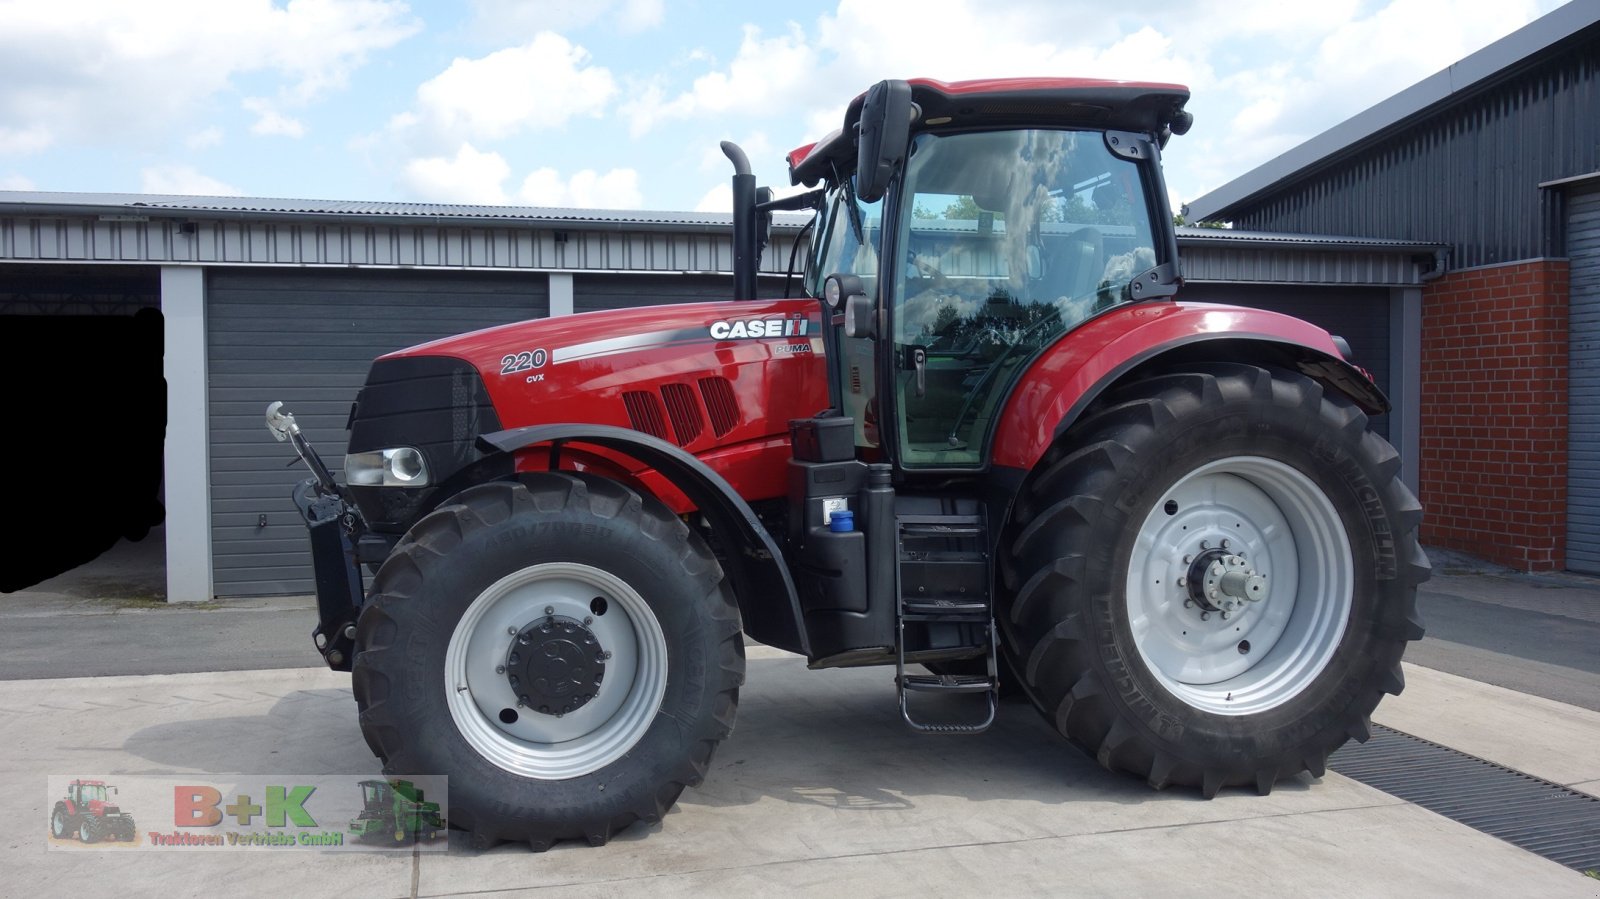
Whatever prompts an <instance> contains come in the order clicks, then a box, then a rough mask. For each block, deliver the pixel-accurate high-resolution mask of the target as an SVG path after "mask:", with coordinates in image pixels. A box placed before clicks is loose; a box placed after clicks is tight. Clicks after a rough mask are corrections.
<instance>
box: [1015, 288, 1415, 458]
mask: <svg viewBox="0 0 1600 899" xmlns="http://www.w3.org/2000/svg"><path fill="white" fill-rule="evenodd" d="M1184 362H1190V363H1192V362H1244V363H1258V364H1268V365H1277V366H1280V367H1284V368H1288V369H1291V370H1294V371H1300V372H1302V373H1304V374H1306V375H1308V376H1310V377H1312V378H1315V379H1317V380H1318V381H1321V382H1322V383H1323V384H1324V385H1326V386H1328V387H1330V388H1333V389H1335V390H1338V391H1340V392H1341V393H1344V394H1345V395H1347V396H1349V397H1350V399H1351V400H1352V401H1354V402H1355V403H1356V405H1358V406H1360V407H1361V408H1362V409H1363V410H1365V411H1366V412H1368V413H1369V414H1374V415H1375V414H1380V413H1383V412H1387V411H1388V409H1389V401H1388V399H1387V398H1385V397H1384V395H1383V392H1382V391H1381V390H1379V389H1378V387H1377V385H1375V384H1373V383H1372V380H1371V378H1370V377H1368V376H1367V374H1366V373H1365V372H1363V371H1362V370H1361V369H1359V368H1357V367H1356V366H1354V365H1352V364H1350V363H1349V362H1347V361H1346V360H1345V359H1344V357H1343V356H1342V355H1341V354H1340V352H1339V349H1338V347H1337V346H1336V345H1335V344H1334V341H1333V338H1332V336H1330V335H1329V334H1328V332H1327V331H1324V330H1323V329H1321V328H1319V327H1317V326H1316V325H1313V324H1311V323H1309V322H1306V321H1302V320H1301V319H1297V318H1294V317H1292V316H1287V315H1282V314H1280V313H1276V312H1268V311H1266V310H1263V309H1248V308H1243V307H1236V306H1214V305H1209V304H1200V303H1164V302H1162V303H1155V302H1152V303H1136V304H1131V305H1128V306H1123V307H1120V308H1119V309H1117V310H1114V311H1112V312H1109V313H1107V314H1105V315H1102V316H1100V317H1099V318H1096V319H1094V320H1093V321H1090V322H1088V323H1086V324H1085V325H1083V326H1082V327H1081V328H1079V329H1078V330H1076V331H1074V332H1073V333H1071V334H1070V335H1068V336H1067V337H1065V338H1063V339H1062V340H1059V341H1057V342H1056V344H1055V345H1054V346H1052V347H1051V348H1049V349H1048V350H1046V351H1045V352H1044V354H1043V355H1042V356H1040V357H1039V359H1038V360H1037V361H1035V362H1034V364H1033V365H1032V367H1030V368H1029V369H1028V371H1027V372H1026V373H1024V374H1023V376H1022V378H1021V379H1020V380H1019V381H1018V382H1017V386H1016V388H1015V389H1014V390H1013V391H1012V393H1011V397H1010V398H1009V399H1008V400H1007V402H1006V409H1005V412H1004V414H1003V415H1002V417H1001V421H1000V425H999V427H998V429H997V430H996V432H995V440H994V444H993V445H994V460H993V461H994V465H995V467H996V468H999V469H1011V470H1013V471H1021V472H1027V471H1031V470H1032V469H1033V467H1034V466H1035V465H1036V464H1037V463H1038V461H1039V459H1040V458H1041V457H1042V456H1043V455H1044V453H1045V451H1046V450H1047V449H1049V448H1050V445H1051V444H1053V443H1054V442H1055V441H1056V439H1057V438H1059V437H1060V436H1061V435H1062V434H1063V433H1065V432H1066V431H1067V429H1068V428H1070V427H1072V425H1073V423H1074V422H1076V421H1077V420H1078V418H1079V417H1080V416H1082V414H1083V412H1084V410H1086V409H1087V408H1089V406H1090V405H1092V404H1093V403H1094V402H1095V400H1097V399H1099V398H1100V397H1101V396H1102V395H1104V394H1105V393H1106V392H1107V391H1108V390H1110V389H1111V388H1112V387H1114V386H1115V385H1116V384H1118V383H1120V382H1121V381H1123V380H1125V379H1127V378H1130V377H1136V376H1137V375H1138V373H1139V372H1141V371H1148V370H1151V369H1154V368H1160V367H1164V366H1169V365H1177V364H1180V363H1184Z"/></svg>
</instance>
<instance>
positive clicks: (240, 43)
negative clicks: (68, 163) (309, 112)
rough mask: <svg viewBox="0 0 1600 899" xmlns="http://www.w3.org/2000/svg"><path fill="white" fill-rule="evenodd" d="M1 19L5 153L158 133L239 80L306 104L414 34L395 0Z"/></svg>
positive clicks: (267, 1)
mask: <svg viewBox="0 0 1600 899" xmlns="http://www.w3.org/2000/svg"><path fill="white" fill-rule="evenodd" d="M0 18H3V19H4V21H5V27H4V28H3V29H0V71H3V74H4V77H0V121H3V122H6V123H7V126H6V128H7V130H6V134H8V135H11V137H10V138H9V139H7V138H5V137H0V148H3V147H4V145H7V144H9V145H13V149H15V148H16V145H19V144H20V146H21V147H22V149H30V148H31V149H32V150H34V151H37V150H38V149H42V148H43V147H44V146H49V145H50V144H52V143H55V142H58V141H65V140H71V141H77V142H84V141H88V142H116V143H117V144H119V145H126V144H128V143H129V142H130V141H135V140H138V139H151V140H153V139H156V138H160V137H164V136H165V135H167V134H169V133H170V132H171V128H172V125H173V124H174V123H176V122H181V121H183V120H185V119H188V118H190V117H192V116H193V115H194V114H195V111H196V110H197V109H199V108H202V107H203V102H202V101H204V100H205V99H207V98H209V97H211V96H214V95H215V94H217V93H219V92H221V91H223V90H225V89H227V88H228V87H229V86H230V84H231V80H232V79H233V78H234V77H235V76H239V75H245V74H258V75H264V76H266V80H267V81H268V82H269V83H271V84H272V85H273V86H274V88H275V89H276V90H278V91H279V92H280V93H281V95H282V96H283V97H284V98H285V100H286V101H288V102H309V101H311V100H313V99H316V98H318V97H320V96H322V95H323V94H325V93H326V92H328V91H330V90H333V89H336V88H338V87H341V86H342V85H343V84H344V83H345V82H346V79H347V78H348V76H349V74H350V73H351V72H352V71H354V70H355V69H356V68H358V67H360V66H361V65H363V64H364V63H365V62H366V59H367V57H368V55H369V54H371V53H373V52H375V51H378V50H382V49H385V48H388V47H392V46H394V45H395V44H397V43H399V42H400V41H401V40H403V39H405V38H406V37H408V36H409V35H411V34H413V33H414V32H415V31H416V30H417V29H418V28H419V27H420V25H419V23H418V22H416V21H415V19H413V18H412V16H411V15H410V13H409V11H408V10H407V8H406V6H405V5H404V4H403V3H400V2H397V0H349V2H339V0H288V2H287V3H278V2H274V0H236V2H228V3H217V2H214V0H165V2H159V3H154V2H153V3H127V2H124V0H79V2H70V3H27V2H12V3H7V4H5V6H4V7H3V11H0ZM16 133H20V134H21V135H23V136H24V137H25V138H26V140H19V139H18V138H17V137H16V136H15V134H16Z"/></svg>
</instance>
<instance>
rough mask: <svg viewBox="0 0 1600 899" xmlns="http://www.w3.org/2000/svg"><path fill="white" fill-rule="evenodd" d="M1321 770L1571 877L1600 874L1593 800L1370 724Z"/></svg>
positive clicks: (1599, 802)
mask: <svg viewBox="0 0 1600 899" xmlns="http://www.w3.org/2000/svg"><path fill="white" fill-rule="evenodd" d="M1328 767H1329V768H1332V769H1333V770H1335V771H1337V772H1339V773H1340V774H1343V775H1344V776H1346V777H1349V778H1352V779H1354V780H1359V781H1361V782H1362V783H1364V784H1366V785H1367V786H1370V787H1376V788H1377V789H1380V790H1382V791H1384V792H1385V793H1388V794H1390V795H1391V796H1397V797H1399V798H1401V799H1404V800H1406V801H1407V802H1413V803H1415V804H1417V805H1420V806H1422V807H1423V808H1425V809H1427V810H1428V811H1431V812H1436V813H1438V814H1440V815H1443V816H1445V817H1446V818H1450V819H1451V820H1454V821H1460V822H1461V823H1462V824H1465V825H1467V826H1468V827H1471V828H1473V829H1475V830H1479V831H1482V832H1483V833H1486V834H1489V835H1490V836H1493V837H1499V838H1500V839H1502V840H1505V841H1506V842H1508V843H1511V844H1512V845H1515V846H1520V847H1522V848H1523V849H1526V850H1528V851H1529V852H1534V853H1537V854H1539V855H1542V856H1544V857H1545V858H1547V859H1550V860H1551V861H1553V862H1557V863H1559V864H1563V865H1566V866H1567V867H1569V868H1574V869H1576V870H1578V871H1587V870H1592V869H1595V868H1600V799H1596V798H1595V797H1593V796H1590V795H1587V794H1585V793H1579V792H1577V791H1576V790H1569V789H1567V788H1566V787H1563V786H1561V785H1560V784H1555V783H1551V782H1550V781H1548V780H1541V779H1540V778H1537V777H1534V776H1532V775H1530V774H1524V773H1522V772H1521V771H1516V770H1513V769H1511V768H1507V767H1504V766H1502V765H1496V764H1495V763H1494V762H1489V761H1484V760H1483V759H1480V758H1478V757H1477V756H1472V755H1467V754H1466V753H1464V752H1457V751H1456V750H1454V749H1450V748H1448V747H1445V746H1440V745H1439V744H1437V743H1430V742H1428V741H1427V740H1423V739H1419V738H1417V737H1413V736H1411V735H1410V734H1406V733H1401V732H1400V731H1397V730H1391V729H1389V728H1387V727H1383V726H1381V725H1373V728H1372V739H1371V740H1368V741H1367V742H1366V743H1363V744H1360V745H1356V744H1351V745H1347V746H1345V747H1344V748H1343V749H1340V750H1339V751H1338V752H1336V753H1334V754H1333V756H1332V757H1331V758H1329V759H1328Z"/></svg>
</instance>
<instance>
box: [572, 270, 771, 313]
mask: <svg viewBox="0 0 1600 899" xmlns="http://www.w3.org/2000/svg"><path fill="white" fill-rule="evenodd" d="M756 292H757V294H758V295H760V296H763V297H781V296H783V279H782V278H769V277H763V278H761V279H760V280H759V281H758V282H757V290H756ZM793 293H794V295H795V296H800V295H801V294H802V291H801V289H800V278H799V277H798V276H796V277H795V279H794V285H793ZM731 299H733V276H732V275H663V274H638V275H633V274H627V275H583V274H580V275H574V276H573V279H572V311H573V312H594V311H595V310H597V309H626V308H632V307H635V306H659V305H664V304H667V303H706V302H711V301H713V300H731Z"/></svg>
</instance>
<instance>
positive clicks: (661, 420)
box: [622, 390, 672, 440]
mask: <svg viewBox="0 0 1600 899" xmlns="http://www.w3.org/2000/svg"><path fill="white" fill-rule="evenodd" d="M622 404H623V405H624V406H626V407H627V408H628V421H629V423H631V424H632V425H633V429H634V430H635V431H643V432H644V433H646V434H649V435H650V436H652V437H660V438H661V439H662V440H671V439H672V437H671V435H669V434H668V433H667V419H666V416H664V415H662V414H661V401H660V400H658V399H656V395H655V394H654V393H650V392H648V391H644V390H629V391H627V392H626V393H624V394H623V395H622Z"/></svg>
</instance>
